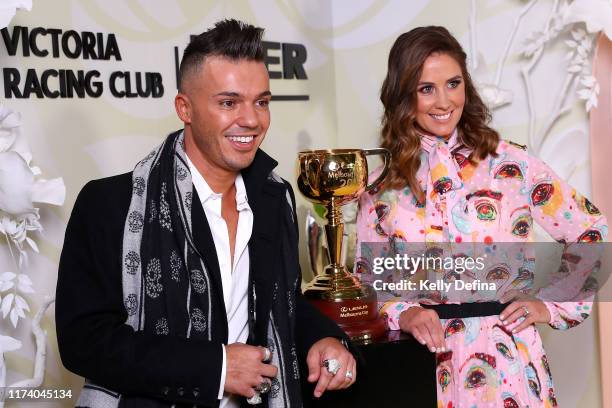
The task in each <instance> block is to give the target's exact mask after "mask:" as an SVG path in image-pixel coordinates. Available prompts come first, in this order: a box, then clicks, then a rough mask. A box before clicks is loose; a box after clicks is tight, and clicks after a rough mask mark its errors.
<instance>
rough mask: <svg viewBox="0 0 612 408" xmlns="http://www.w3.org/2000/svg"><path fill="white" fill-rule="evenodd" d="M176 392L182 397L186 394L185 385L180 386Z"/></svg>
mask: <svg viewBox="0 0 612 408" xmlns="http://www.w3.org/2000/svg"><path fill="white" fill-rule="evenodd" d="M176 393H177V394H178V396H179V397H182V396H183V395H185V390H184V389H183V387H178V388H177V390H176Z"/></svg>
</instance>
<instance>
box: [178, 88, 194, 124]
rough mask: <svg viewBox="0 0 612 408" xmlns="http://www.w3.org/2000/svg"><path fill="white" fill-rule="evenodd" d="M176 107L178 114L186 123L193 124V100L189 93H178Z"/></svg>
mask: <svg viewBox="0 0 612 408" xmlns="http://www.w3.org/2000/svg"><path fill="white" fill-rule="evenodd" d="M174 109H176V114H177V115H178V117H179V119H180V120H181V121H182V122H183V123H184V124H186V125H188V124H191V101H190V100H189V97H188V96H187V95H185V94H184V93H180V92H179V93H178V94H176V96H175V97H174Z"/></svg>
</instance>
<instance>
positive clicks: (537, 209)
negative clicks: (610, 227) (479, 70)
mask: <svg viewBox="0 0 612 408" xmlns="http://www.w3.org/2000/svg"><path fill="white" fill-rule="evenodd" d="M381 101H382V103H383V105H384V117H383V121H382V122H383V130H382V147H385V148H387V149H389V150H390V151H391V152H392V157H393V160H392V165H391V168H390V173H389V176H388V178H387V180H386V182H385V186H384V187H383V188H382V189H381V190H380V191H377V192H373V193H370V194H363V195H362V196H361V198H360V207H359V208H360V209H359V213H358V219H357V226H358V234H357V237H358V242H359V243H368V242H372V243H375V242H384V243H386V245H385V248H387V249H389V248H390V249H391V250H393V248H395V249H396V250H397V248H398V246H399V244H400V243H402V244H403V243H404V242H410V243H418V242H420V243H427V244H426V245H431V243H439V245H440V246H441V247H443V246H444V243H446V245H447V246H458V245H459V244H461V243H464V244H465V243H480V246H477V245H472V244H471V245H472V246H474V247H477V248H486V250H487V251H489V252H491V251H492V252H491V253H493V255H495V251H496V250H497V251H498V253H497V254H496V256H501V257H506V258H508V255H509V253H510V251H512V250H513V249H512V248H514V249H516V245H519V246H520V250H519V251H517V252H516V254H515V253H513V255H517V256H518V258H517V259H519V260H520V261H521V262H522V266H521V267H519V268H512V267H507V266H506V267H500V266H496V267H495V268H493V269H491V270H489V271H485V272H486V277H487V278H489V280H492V281H495V282H496V283H497V284H498V286H497V289H496V290H494V292H493V295H494V296H489V297H487V296H486V295H483V296H481V297H480V298H479V297H478V296H474V294H475V293H476V294H477V295H478V291H476V292H467V295H461V296H462V297H460V298H457V297H455V298H453V297H452V296H450V295H449V293H446V292H444V291H443V290H439V291H436V290H434V291H430V292H428V293H427V294H426V295H425V296H424V297H422V298H420V299H419V300H418V302H417V301H406V299H405V298H403V300H401V301H398V300H395V301H389V302H386V303H385V304H384V306H383V307H382V309H381V313H384V314H385V316H386V317H387V321H388V324H389V327H390V329H391V330H398V329H401V330H403V331H405V332H408V333H411V334H412V335H413V336H414V337H415V338H416V339H417V340H418V341H420V342H421V343H422V344H424V345H426V346H427V347H428V348H429V349H430V350H431V351H432V352H436V353H437V354H436V360H437V369H436V382H437V391H438V407H444V408H447V407H456V406H463V407H472V406H494V407H502V406H503V407H509V408H511V407H525V406H529V407H539V406H542V407H548V406H556V405H557V402H556V398H555V393H554V389H553V385H552V379H551V376H550V370H549V368H548V362H547V359H546V355H545V353H544V350H543V348H542V342H541V339H540V336H539V334H538V331H537V329H536V328H535V324H536V323H548V324H550V325H551V326H552V327H554V328H556V329H567V328H569V327H572V326H574V325H576V324H579V323H580V322H582V321H583V320H584V319H585V318H586V317H588V315H589V313H590V308H591V303H590V302H589V301H588V300H589V299H591V298H592V297H590V293H587V292H586V291H587V289H588V288H587V287H586V286H587V285H584V286H580V285H582V284H583V283H584V279H583V281H581V282H578V285H579V286H578V287H577V289H576V296H575V299H577V301H573V302H556V301H550V299H552V296H546V295H545V294H546V290H542V291H540V292H538V296H537V297H526V296H525V295H523V293H522V292H525V291H527V290H528V289H529V288H530V287H531V285H532V284H533V271H534V265H535V262H534V260H535V259H534V254H533V248H532V247H526V249H525V248H523V244H522V243H525V242H530V241H533V231H532V227H533V222H534V221H535V222H536V223H538V224H540V225H541V226H542V227H543V228H544V229H545V230H546V231H547V232H548V233H549V234H550V235H551V236H552V237H553V238H554V239H555V240H556V241H558V242H565V243H567V244H568V245H566V247H565V248H566V249H565V254H564V257H563V259H564V261H566V272H567V270H571V271H573V272H575V275H574V276H580V277H586V276H587V275H588V274H589V273H590V272H591V271H592V270H593V269H594V268H596V267H597V262H595V260H594V258H596V257H593V256H591V257H589V256H586V257H580V256H578V255H575V254H574V255H573V256H572V253H571V252H572V248H574V249H576V246H572V245H569V244H570V243H576V242H593V241H601V240H603V239H604V238H605V236H606V232H607V226H606V221H605V218H604V217H603V216H602V215H601V214H600V213H599V211H598V210H597V208H595V206H593V205H592V204H591V203H590V202H589V201H588V200H587V199H586V198H584V197H583V196H581V195H580V194H579V193H577V192H576V191H575V190H574V189H573V188H571V187H570V186H569V185H567V183H565V181H564V180H561V179H560V178H559V177H558V176H557V175H556V174H555V173H554V172H553V171H552V170H551V169H550V168H549V167H548V166H547V165H546V164H544V163H542V162H541V161H540V160H538V159H537V158H535V157H533V156H530V155H529V154H528V153H527V152H526V151H525V149H524V148H522V147H521V146H519V145H516V144H514V143H511V142H506V141H503V140H501V139H500V137H499V135H498V133H497V132H496V131H495V130H493V129H491V128H490V127H489V126H488V125H487V123H488V122H489V120H490V114H489V111H488V109H487V108H486V106H485V105H484V104H483V102H482V100H481V98H480V97H479V95H478V93H477V92H476V89H475V88H474V85H473V83H472V81H471V79H470V76H469V74H468V72H467V68H466V55H465V53H464V51H463V50H462V48H461V46H460V45H459V43H458V42H457V40H456V39H455V38H454V37H453V36H452V35H451V34H450V33H449V32H448V31H447V30H446V29H445V28H442V27H420V28H416V29H414V30H412V31H410V32H408V33H405V34H402V35H401V36H400V37H399V38H398V39H397V40H396V42H395V44H394V45H393V48H392V49H391V53H390V55H389V64H388V73H387V77H386V79H385V81H384V83H383V86H382V91H381ZM449 243H450V244H452V245H450V244H449ZM505 243H509V244H508V245H510V244H512V245H515V247H505V246H504V245H506V244H505ZM389 244H391V245H389ZM578 246H579V245H578ZM591 247H592V246H591ZM357 248H359V251H360V253H358V255H357V262H356V265H357V266H356V272H357V273H361V274H362V276H363V278H365V280H367V279H368V278H369V277H372V276H373V275H372V274H371V271H372V270H371V265H372V263H371V261H372V260H371V259H370V257H371V256H372V253H371V250H370V249H368V250H367V251H368V253H367V254H366V253H365V252H364V251H366V250H365V249H361V245H357ZM364 248H365V247H364ZM502 248H503V250H502ZM442 251H443V250H442ZM514 260H515V258H512V261H514ZM567 262H570V263H571V265H569V266H568V265H567ZM510 263H512V262H510ZM489 265H490V264H489ZM438 272H442V273H444V271H438ZM446 272H448V271H446ZM450 273H451V275H449V274H448V273H447V274H446V275H444V274H443V275H440V276H444V277H445V278H446V279H447V280H449V281H454V280H457V279H459V280H461V279H466V280H469V275H463V276H460V274H455V275H452V273H453V271H450ZM417 275H418V274H417ZM421 276H422V275H421ZM429 276H430V275H428V277H429ZM472 278H473V276H472ZM574 284H576V282H574ZM554 286H555V285H553V286H552V289H553V291H552V292H551V293H553V292H554V289H555V287H554ZM517 289H524V290H523V291H519V290H517ZM548 290H549V291H550V290H551V288H548ZM457 299H460V300H457ZM491 300H495V302H492V301H491ZM572 300H573V299H572ZM469 302H479V303H469ZM440 303H443V304H440ZM444 303H446V304H444ZM449 303H454V304H450V305H449ZM431 305H434V306H431ZM474 305H476V307H474ZM481 404H482V405H481Z"/></svg>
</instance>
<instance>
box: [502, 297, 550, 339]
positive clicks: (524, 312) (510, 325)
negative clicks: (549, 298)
mask: <svg viewBox="0 0 612 408" xmlns="http://www.w3.org/2000/svg"><path fill="white" fill-rule="evenodd" d="M509 301H513V302H512V303H510V304H509V305H508V306H506V308H505V309H504V311H503V312H501V313H500V315H499V320H501V322H502V324H503V325H504V326H505V327H506V328H507V329H508V330H511V331H512V333H519V332H521V331H522V330H524V329H525V328H527V327H529V326H531V325H532V324H534V323H548V322H549V321H550V312H549V311H548V308H547V307H546V305H545V304H544V302H542V301H541V300H540V299H536V298H534V297H532V296H528V295H525V294H524V293H522V292H520V291H518V290H510V291H508V292H507V293H505V294H504V295H503V296H502V298H501V299H500V302H501V303H508V302H509ZM521 318H523V319H521Z"/></svg>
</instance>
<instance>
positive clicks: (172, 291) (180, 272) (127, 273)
mask: <svg viewBox="0 0 612 408" xmlns="http://www.w3.org/2000/svg"><path fill="white" fill-rule="evenodd" d="M132 181H133V185H132V199H131V202H130V207H129V211H128V216H127V218H126V221H125V226H124V236H123V251H122V259H123V262H122V277H123V298H124V305H125V308H126V310H127V312H128V319H127V322H126V323H127V324H128V325H130V326H131V327H132V328H133V329H134V330H135V331H145V332H148V333H150V334H151V335H172V336H177V337H183V338H194V339H205V340H209V341H210V340H213V341H218V342H222V341H223V339H221V338H220V336H219V334H215V333H213V332H212V331H211V319H212V316H213V313H212V311H211V302H212V299H211V293H210V290H211V281H210V275H209V272H208V271H207V269H206V266H205V263H204V259H203V257H202V254H201V253H200V252H199V251H198V249H197V247H196V246H195V244H194V239H193V232H192V225H191V205H192V199H193V184H192V181H191V173H190V172H189V167H188V165H187V161H186V153H185V148H184V136H183V132H176V133H173V134H170V135H169V136H168V137H167V138H166V140H165V141H164V142H163V143H162V144H161V145H160V146H159V147H157V148H156V149H155V150H153V151H152V152H151V153H149V154H148V155H147V156H146V157H145V158H144V159H142V160H141V161H140V162H139V163H138V164H137V165H136V167H135V168H134V171H133V176H132ZM268 181H269V182H277V183H282V184H283V186H284V181H283V180H282V179H281V178H280V177H278V176H277V175H276V174H274V173H273V172H272V173H270V175H269V176H268ZM287 200H288V205H287V206H285V208H286V209H287V211H286V212H285V214H283V224H282V233H283V235H284V237H283V238H284V239H283V240H282V241H281V242H282V249H281V256H280V262H282V271H286V270H288V268H299V265H298V264H297V262H298V255H297V235H296V231H297V230H296V227H295V225H294V220H295V218H294V214H293V210H292V208H293V206H292V205H293V203H292V200H291V198H290V196H289V194H288V193H287ZM293 270H298V269H293ZM286 276H289V274H287V273H283V274H282V276H281V277H280V278H279V279H278V281H277V282H276V283H275V286H274V298H275V299H274V302H273V303H272V304H273V306H272V310H271V312H270V320H269V322H270V323H269V325H268V330H267V333H268V335H267V337H268V339H267V345H266V346H267V347H269V348H270V349H271V350H273V360H272V364H274V365H276V366H277V367H278V368H279V374H278V375H277V377H276V378H275V379H273V382H272V390H271V391H270V393H269V394H268V401H267V402H268V406H270V407H301V398H300V395H301V394H300V383H299V374H298V360H297V353H296V350H295V339H294V335H293V333H294V327H293V326H294V320H295V319H294V310H293V301H294V296H295V290H296V287H297V284H298V280H299V278H298V279H296V280H295V281H294V282H288V281H287V279H285V280H283V278H284V277H286ZM298 276H299V274H298ZM250 279H252V278H250ZM250 287H251V288H252V285H250ZM250 298H251V301H252V302H255V294H254V290H253V291H252V293H250ZM177 299H184V302H182V303H181V302H177V301H176V300H177ZM120 399H121V395H120V394H118V393H116V392H114V391H111V390H106V389H104V388H103V387H100V386H98V385H95V384H91V383H89V382H87V383H86V385H85V387H84V388H83V392H82V393H81V395H80V397H79V401H78V403H77V406H88V407H96V408H98V407H100V408H102V407H103V408H106V407H109V408H111V407H112V408H116V407H118V406H119V401H120ZM139 401H141V402H138V404H139V406H144V405H142V404H145V405H146V407H168V406H171V404H169V403H163V402H161V401H157V400H146V402H145V401H143V400H142V399H139ZM177 406H178V405H177Z"/></svg>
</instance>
